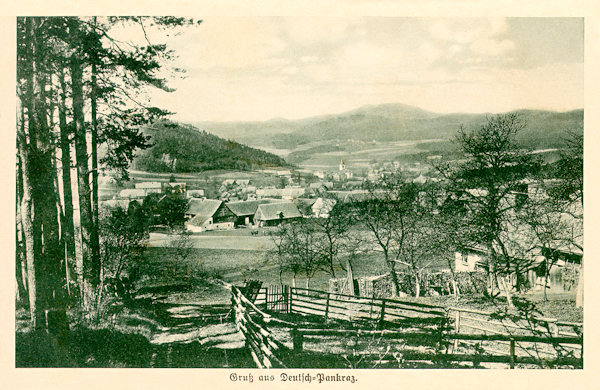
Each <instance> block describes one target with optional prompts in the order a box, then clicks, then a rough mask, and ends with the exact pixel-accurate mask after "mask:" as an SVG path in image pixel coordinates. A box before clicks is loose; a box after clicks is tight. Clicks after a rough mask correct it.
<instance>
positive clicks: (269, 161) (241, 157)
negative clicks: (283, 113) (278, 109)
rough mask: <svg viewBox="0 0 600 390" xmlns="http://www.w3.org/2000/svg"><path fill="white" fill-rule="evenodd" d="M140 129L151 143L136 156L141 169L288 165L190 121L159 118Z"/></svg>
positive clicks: (235, 167) (192, 170)
mask: <svg viewBox="0 0 600 390" xmlns="http://www.w3.org/2000/svg"><path fill="white" fill-rule="evenodd" d="M144 133H145V134H146V135H148V136H150V137H151V141H150V142H151V143H152V145H153V146H152V147H151V148H149V149H148V150H146V151H144V152H141V153H140V154H139V155H138V156H137V157H136V160H135V167H136V169H140V170H144V171H150V172H198V171H204V170H213V169H237V170H248V169H252V168H257V167H279V166H287V165H288V164H287V163H286V162H285V160H283V159H282V158H280V157H278V156H276V155H274V154H271V153H268V152H265V151H263V150H260V149H254V148H251V147H249V146H246V145H242V144H239V143H237V142H234V141H231V140H225V139H223V138H219V137H217V136H216V135H212V134H209V133H207V132H206V131H201V130H198V129H197V128H196V127H194V126H190V125H185V124H180V123H173V122H170V121H166V120H163V121H159V122H156V123H154V124H153V125H151V126H148V127H146V128H145V129H144Z"/></svg>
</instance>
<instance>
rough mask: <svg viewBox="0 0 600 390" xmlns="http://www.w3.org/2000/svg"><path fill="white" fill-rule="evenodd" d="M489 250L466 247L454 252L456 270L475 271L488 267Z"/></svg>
mask: <svg viewBox="0 0 600 390" xmlns="http://www.w3.org/2000/svg"><path fill="white" fill-rule="evenodd" d="M486 256H487V252H486V251H485V250H484V249H482V248H477V247H464V248H461V249H460V250H458V251H456V252H454V271H455V272H473V271H485V270H486V269H487V258H486Z"/></svg>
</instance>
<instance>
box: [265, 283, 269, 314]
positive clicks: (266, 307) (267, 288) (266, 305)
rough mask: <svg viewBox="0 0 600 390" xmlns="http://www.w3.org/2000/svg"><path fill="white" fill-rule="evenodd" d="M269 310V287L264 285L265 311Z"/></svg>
mask: <svg viewBox="0 0 600 390" xmlns="http://www.w3.org/2000/svg"><path fill="white" fill-rule="evenodd" d="M267 310H269V287H268V286H266V287H265V311H267Z"/></svg>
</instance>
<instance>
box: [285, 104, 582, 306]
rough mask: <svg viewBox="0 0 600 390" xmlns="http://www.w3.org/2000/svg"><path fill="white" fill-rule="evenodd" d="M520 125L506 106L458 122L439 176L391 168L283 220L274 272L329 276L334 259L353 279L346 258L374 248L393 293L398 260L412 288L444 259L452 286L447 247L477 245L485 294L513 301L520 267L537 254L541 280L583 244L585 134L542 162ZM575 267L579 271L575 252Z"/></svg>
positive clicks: (571, 136)
mask: <svg viewBox="0 0 600 390" xmlns="http://www.w3.org/2000/svg"><path fill="white" fill-rule="evenodd" d="M525 126H526V123H525V122H524V121H523V120H522V117H521V116H520V115H518V114H504V115H498V116H494V117H490V118H488V120H487V122H486V123H485V124H484V125H482V126H480V127H479V128H475V129H466V128H464V127H461V128H459V130H458V132H457V135H456V137H455V139H454V142H455V144H456V145H457V146H458V147H459V148H460V149H461V151H462V155H461V156H460V158H456V159H452V160H445V161H442V162H437V163H436V164H435V166H434V167H433V168H434V171H435V172H437V176H438V178H439V180H438V181H429V182H428V183H425V184H416V183H413V182H412V181H410V180H407V178H406V177H404V176H403V175H402V173H401V172H396V173H392V174H389V175H386V176H384V177H382V178H380V180H378V181H376V182H366V183H365V189H366V190H367V191H366V192H367V194H366V196H365V197H363V198H362V199H355V200H353V201H346V202H344V201H342V200H340V199H338V200H337V203H336V206H335V207H334V209H333V210H332V211H331V213H329V215H328V216H327V217H326V218H313V219H305V220H301V221H297V222H292V223H289V224H285V225H282V226H281V227H280V228H279V230H278V231H277V232H276V233H275V234H274V240H275V243H276V252H277V253H276V255H277V258H278V259H279V262H280V265H281V270H282V272H283V271H287V272H290V273H291V274H292V275H293V276H294V277H295V276H297V275H300V274H303V275H304V276H305V277H306V278H307V280H309V279H310V278H312V277H313V276H314V274H315V273H316V272H317V271H319V270H321V271H323V272H327V273H329V274H330V275H331V276H335V272H334V266H341V267H342V268H343V269H346V270H347V271H348V283H350V286H353V284H352V280H353V276H352V269H351V260H352V259H353V258H356V255H357V253H360V252H369V251H377V252H379V253H381V254H382V255H383V259H384V264H385V266H386V268H387V270H388V272H389V274H390V277H391V279H392V284H393V288H394V293H395V294H396V295H399V294H400V291H401V288H400V282H399V278H398V274H397V273H398V269H399V268H401V269H402V270H403V271H404V272H407V273H409V274H410V275H411V278H412V285H413V291H414V294H415V295H416V296H419V295H420V294H421V291H420V288H421V285H422V279H423V274H424V272H426V270H427V268H428V267H429V266H430V265H432V264H433V263H435V262H437V264H440V263H442V264H443V263H446V264H447V265H448V268H449V269H450V272H451V273H452V279H453V280H454V287H455V288H454V290H455V291H456V290H457V289H456V277H455V274H454V264H453V263H454V260H455V259H454V253H455V252H458V251H463V250H465V249H468V248H477V249H478V250H480V251H481V252H482V253H485V258H486V261H485V262H484V263H485V266H486V268H487V270H486V271H487V274H488V287H487V291H485V292H484V293H486V294H487V295H489V296H496V295H498V294H503V295H504V296H506V298H507V301H508V304H509V305H511V304H512V297H511V291H512V290H513V289H514V287H516V288H517V290H518V289H519V288H520V287H521V286H524V285H525V281H523V280H521V279H520V277H521V276H522V274H523V273H524V272H525V271H527V270H528V269H529V267H531V266H532V264H533V261H534V257H535V256H536V255H537V256H539V255H540V254H541V255H543V256H544V257H545V260H544V263H543V264H544V267H543V268H544V276H545V283H546V284H547V283H548V276H549V272H550V269H551V268H552V266H554V265H555V264H556V262H557V261H558V260H559V259H560V258H561V256H564V253H562V252H561V249H562V250H564V248H573V249H574V250H575V251H581V252H583V246H582V244H581V242H582V240H581V237H582V234H583V228H582V226H583V213H582V209H583V135H582V134H581V133H580V132H570V131H567V132H566V133H565V143H566V145H567V147H566V148H564V150H563V151H562V152H561V155H560V159H559V160H558V161H557V162H556V163H554V164H550V166H549V164H546V163H544V162H543V160H542V159H540V158H539V157H538V156H537V155H536V154H532V153H531V152H530V151H528V150H526V149H524V148H523V147H522V146H521V145H519V144H518V143H517V141H516V140H517V139H518V138H517V135H518V134H519V132H520V131H522V130H523V128H524V127H525ZM579 274H580V281H581V280H582V279H581V278H582V275H583V260H582V261H581V268H580V273H579ZM511 275H516V277H517V280H516V286H515V283H514V282H513V280H512V279H511ZM580 287H581V282H580ZM580 287H579V288H580ZM545 293H546V288H544V294H545ZM580 298H581V296H580V294H578V304H580Z"/></svg>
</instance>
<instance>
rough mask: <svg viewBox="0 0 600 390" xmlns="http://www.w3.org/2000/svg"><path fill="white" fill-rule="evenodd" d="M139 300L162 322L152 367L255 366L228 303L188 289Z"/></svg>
mask: <svg viewBox="0 0 600 390" xmlns="http://www.w3.org/2000/svg"><path fill="white" fill-rule="evenodd" d="M175 297H176V298H175ZM174 298H175V299H174ZM136 304H139V306H140V308H142V309H144V310H145V311H147V312H149V313H151V314H152V317H153V320H155V321H156V323H157V324H158V326H157V327H156V329H155V331H153V332H152V336H151V338H150V344H151V345H153V346H154V353H153V354H152V357H151V359H150V366H151V367H214V368H219V367H249V368H251V367H253V363H252V358H251V356H250V354H249V352H248V351H247V350H246V349H245V348H244V338H243V336H242V335H241V333H239V332H238V331H237V330H236V329H235V325H234V324H233V322H232V320H231V313H230V306H229V305H228V304H223V303H220V304H219V303H215V302H214V301H213V300H211V297H202V298H200V299H199V297H198V295H194V294H185V293H183V294H182V293H177V294H172V295H169V294H166V295H165V294H160V295H157V294H145V295H144V296H143V297H140V298H137V299H136Z"/></svg>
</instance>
